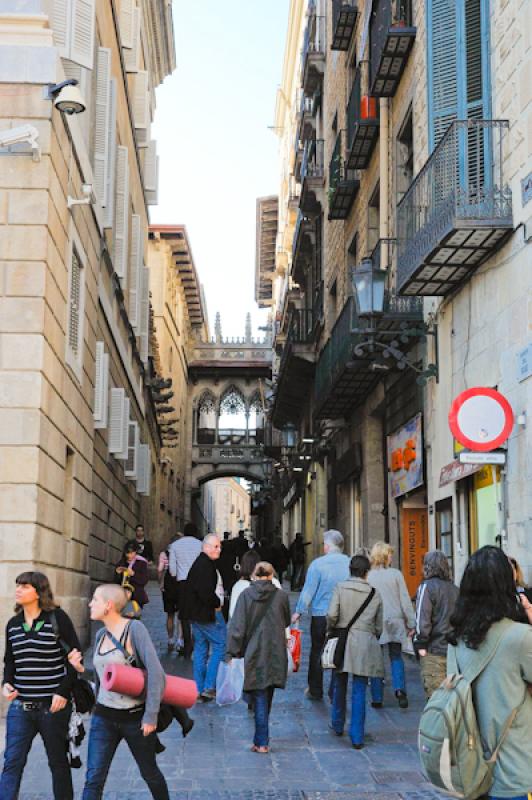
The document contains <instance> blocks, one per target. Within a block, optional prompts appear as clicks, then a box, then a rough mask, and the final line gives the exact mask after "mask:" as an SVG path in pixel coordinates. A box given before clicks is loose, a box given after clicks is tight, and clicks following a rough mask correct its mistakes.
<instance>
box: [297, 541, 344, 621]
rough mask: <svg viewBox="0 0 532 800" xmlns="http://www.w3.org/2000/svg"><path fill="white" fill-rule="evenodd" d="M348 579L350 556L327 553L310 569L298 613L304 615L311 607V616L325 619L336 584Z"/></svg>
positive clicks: (298, 605)
mask: <svg viewBox="0 0 532 800" xmlns="http://www.w3.org/2000/svg"><path fill="white" fill-rule="evenodd" d="M348 578H349V556H346V555H344V554H343V553H327V554H326V555H324V556H321V557H320V558H316V559H315V560H314V561H313V562H312V564H311V565H310V567H309V568H308V572H307V577H306V579H305V585H304V586H303V589H302V591H301V594H300V595H299V600H298V603H297V606H296V611H297V613H298V614H303V613H304V612H305V611H306V610H307V609H308V608H309V606H310V613H311V616H313V617H325V616H326V615H327V611H328V609H329V603H330V602H331V597H332V594H333V591H334V588H335V586H336V584H337V583H340V581H346V580H347V579H348Z"/></svg>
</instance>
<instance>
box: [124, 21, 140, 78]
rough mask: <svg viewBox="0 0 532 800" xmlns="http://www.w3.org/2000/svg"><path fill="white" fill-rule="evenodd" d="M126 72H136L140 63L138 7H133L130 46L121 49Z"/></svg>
mask: <svg viewBox="0 0 532 800" xmlns="http://www.w3.org/2000/svg"><path fill="white" fill-rule="evenodd" d="M123 56H124V64H125V67H126V72H137V71H138V68H139V65H140V9H138V8H136V7H135V8H134V9H133V22H132V47H131V49H130V50H124V51H123Z"/></svg>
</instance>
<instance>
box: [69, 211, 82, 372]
mask: <svg viewBox="0 0 532 800" xmlns="http://www.w3.org/2000/svg"><path fill="white" fill-rule="evenodd" d="M71 237H72V238H71V243H70V256H69V260H70V269H69V274H68V303H67V330H66V362H67V364H68V365H69V366H70V367H71V368H72V370H73V371H74V373H75V375H76V377H77V379H78V380H79V381H80V382H81V377H82V371H83V332H84V317H85V262H86V259H85V253H84V251H83V249H82V247H81V242H80V240H79V237H78V235H77V233H76V231H75V228H74V227H73V226H72V228H71Z"/></svg>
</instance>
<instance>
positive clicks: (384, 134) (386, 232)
mask: <svg viewBox="0 0 532 800" xmlns="http://www.w3.org/2000/svg"><path fill="white" fill-rule="evenodd" d="M379 114H380V136H379V169H380V175H379V238H381V239H389V238H390V226H389V220H388V208H389V203H388V195H389V189H390V186H389V183H390V182H389V175H390V169H389V167H390V165H389V163H388V98H387V97H381V98H379ZM381 258H382V261H381V266H383V265H384V266H385V265H386V264H387V262H388V248H387V246H383V247H382V248H381Z"/></svg>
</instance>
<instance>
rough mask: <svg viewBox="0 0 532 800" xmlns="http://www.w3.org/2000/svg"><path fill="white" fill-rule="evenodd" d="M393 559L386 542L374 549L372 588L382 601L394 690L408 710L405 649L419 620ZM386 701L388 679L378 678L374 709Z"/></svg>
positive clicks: (373, 687)
mask: <svg viewBox="0 0 532 800" xmlns="http://www.w3.org/2000/svg"><path fill="white" fill-rule="evenodd" d="M392 556H393V547H391V545H389V544H386V543H385V542H376V544H374V545H373V547H372V549H371V556H370V560H371V572H370V573H369V575H368V581H369V583H370V585H371V586H373V587H374V588H375V589H378V591H379V592H380V595H381V597H382V603H383V613H384V623H383V631H382V636H381V638H380V644H381V645H388V654H389V656H390V664H391V667H392V686H393V690H394V692H395V696H396V698H397V702H398V703H399V706H400V708H408V696H407V693H406V680H405V665H404V662H403V656H402V647H403V645H404V644H405V643H406V641H407V639H408V637H409V635H410V634H411V633H412V632H413V631H414V627H415V624H416V619H415V616H414V609H413V607H412V603H411V601H410V598H409V596H408V589H407V588H406V583H405V579H404V578H403V574H402V572H399V570H398V569H394V568H393V567H392V566H390V565H391V563H392ZM383 698H384V679H383V678H374V679H373V680H372V681H371V701H372V702H371V705H372V706H373V708H382V702H383Z"/></svg>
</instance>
